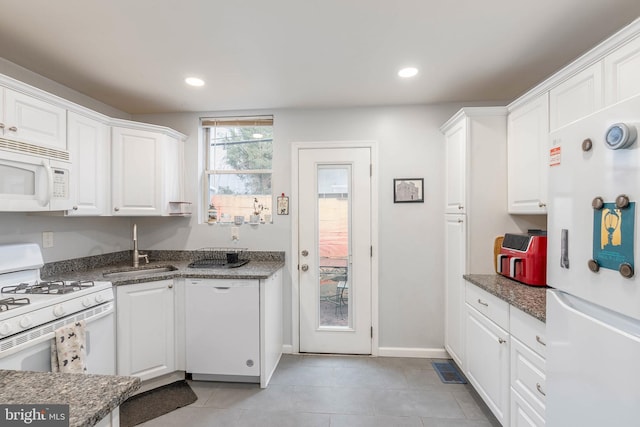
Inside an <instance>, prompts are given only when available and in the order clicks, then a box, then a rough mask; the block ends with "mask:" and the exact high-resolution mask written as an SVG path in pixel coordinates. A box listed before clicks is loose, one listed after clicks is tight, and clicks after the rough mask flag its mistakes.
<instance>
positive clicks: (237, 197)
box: [201, 116, 273, 224]
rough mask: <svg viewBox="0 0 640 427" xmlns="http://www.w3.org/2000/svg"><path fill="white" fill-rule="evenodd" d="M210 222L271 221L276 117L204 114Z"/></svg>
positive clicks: (207, 204) (206, 195)
mask: <svg viewBox="0 0 640 427" xmlns="http://www.w3.org/2000/svg"><path fill="white" fill-rule="evenodd" d="M201 123H202V130H203V135H204V144H205V153H206V164H205V172H204V174H205V176H204V186H205V188H204V199H205V200H204V207H205V211H206V212H205V217H204V218H205V221H207V222H208V223H210V224H213V223H233V222H236V223H237V222H238V221H239V220H240V218H238V217H242V221H243V222H250V223H254V224H255V223H270V222H271V218H272V199H273V198H272V193H271V172H272V170H271V167H272V166H271V165H272V158H273V117H272V116H259V117H218V118H206V119H202V121H201Z"/></svg>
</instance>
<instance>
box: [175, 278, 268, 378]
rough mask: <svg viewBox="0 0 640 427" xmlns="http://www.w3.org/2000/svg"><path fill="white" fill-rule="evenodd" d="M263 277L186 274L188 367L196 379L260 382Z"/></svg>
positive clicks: (188, 370)
mask: <svg viewBox="0 0 640 427" xmlns="http://www.w3.org/2000/svg"><path fill="white" fill-rule="evenodd" d="M259 283H260V282H259V281H258V280H234V279H187V280H186V283H185V286H186V288H185V326H186V337H185V338H186V370H187V372H188V373H190V374H191V375H192V378H193V379H194V380H204V381H239V382H260V287H259V286H260V285H259Z"/></svg>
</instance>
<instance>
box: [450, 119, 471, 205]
mask: <svg viewBox="0 0 640 427" xmlns="http://www.w3.org/2000/svg"><path fill="white" fill-rule="evenodd" d="M445 139H446V167H447V169H446V206H445V213H451V214H458V213H465V212H466V182H465V180H466V170H467V167H466V155H467V119H466V118H464V117H462V118H461V119H460V120H459V122H458V123H456V124H455V125H453V126H452V127H451V128H450V129H449V130H448V131H447V133H446V134H445Z"/></svg>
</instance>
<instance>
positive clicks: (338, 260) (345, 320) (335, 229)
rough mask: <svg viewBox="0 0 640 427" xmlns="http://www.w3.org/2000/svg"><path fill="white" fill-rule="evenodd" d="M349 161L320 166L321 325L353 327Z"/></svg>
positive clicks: (319, 251)
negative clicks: (350, 270)
mask: <svg viewBox="0 0 640 427" xmlns="http://www.w3.org/2000/svg"><path fill="white" fill-rule="evenodd" d="M350 182H351V167H350V166H349V165H321V166H318V240H317V241H318V245H319V247H318V252H317V253H318V254H319V262H318V266H319V270H320V271H319V274H318V277H319V283H318V287H319V292H318V295H319V301H318V304H319V307H318V313H319V317H320V321H319V324H320V327H330V328H336V327H337V328H350V327H351V326H352V321H351V317H352V316H351V298H350V292H349V284H350V282H351V281H350V277H349V266H350V264H349V254H350V253H351V252H350V238H349V236H350V234H349V232H350V211H351V206H350V205H351V200H350V198H349V187H350Z"/></svg>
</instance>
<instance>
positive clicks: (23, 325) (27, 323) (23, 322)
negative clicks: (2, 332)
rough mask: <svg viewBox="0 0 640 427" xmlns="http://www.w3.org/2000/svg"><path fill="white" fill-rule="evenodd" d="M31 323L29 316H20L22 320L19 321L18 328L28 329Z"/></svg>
mask: <svg viewBox="0 0 640 427" xmlns="http://www.w3.org/2000/svg"><path fill="white" fill-rule="evenodd" d="M31 323H33V322H32V321H31V318H30V317H29V316H26V315H25V316H22V318H21V319H20V327H21V328H23V329H26V328H28V327H29V326H31Z"/></svg>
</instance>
